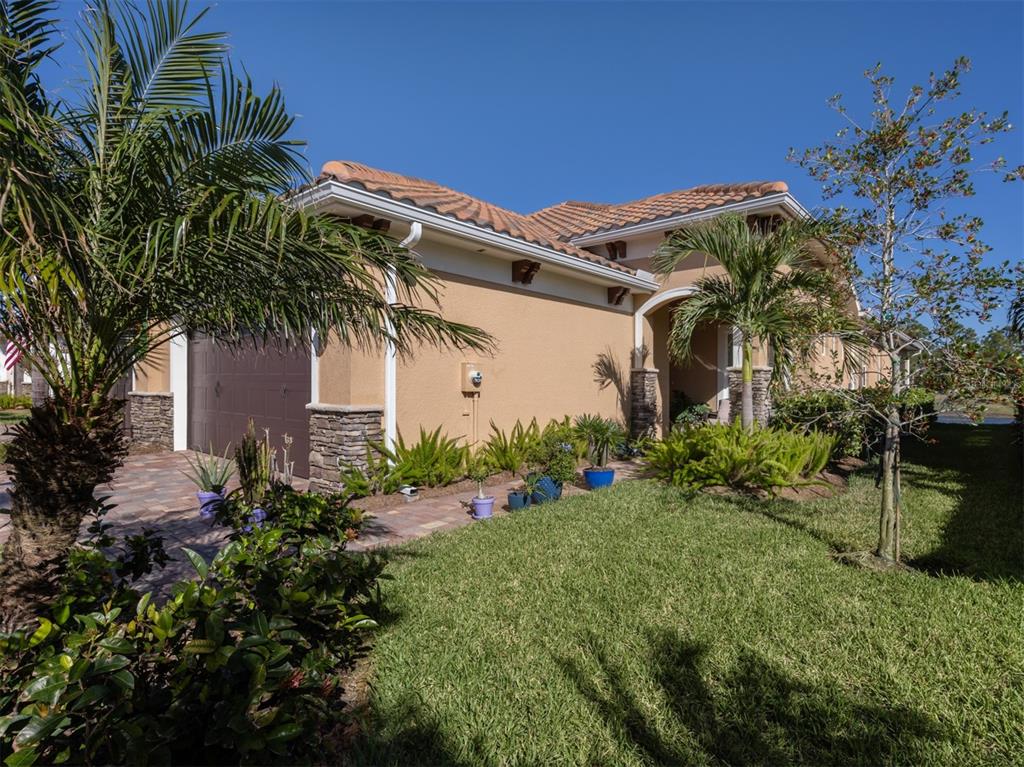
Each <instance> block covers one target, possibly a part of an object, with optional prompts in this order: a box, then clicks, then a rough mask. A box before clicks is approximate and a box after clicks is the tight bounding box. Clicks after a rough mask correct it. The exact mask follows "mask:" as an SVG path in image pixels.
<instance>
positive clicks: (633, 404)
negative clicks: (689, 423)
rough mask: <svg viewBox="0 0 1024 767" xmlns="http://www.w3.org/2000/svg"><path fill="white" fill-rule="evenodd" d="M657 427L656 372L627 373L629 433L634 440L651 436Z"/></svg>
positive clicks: (639, 370) (636, 371)
mask: <svg viewBox="0 0 1024 767" xmlns="http://www.w3.org/2000/svg"><path fill="white" fill-rule="evenodd" d="M657 427H658V371H657V369H656V368H633V369H632V370H631V371H629V433H630V436H632V437H633V438H634V439H636V438H638V437H648V436H653V435H654V433H655V430H656V429H657Z"/></svg>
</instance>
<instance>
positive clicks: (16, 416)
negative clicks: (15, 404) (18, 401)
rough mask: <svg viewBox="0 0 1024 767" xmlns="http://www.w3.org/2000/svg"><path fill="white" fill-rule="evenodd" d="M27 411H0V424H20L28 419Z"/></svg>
mask: <svg viewBox="0 0 1024 767" xmlns="http://www.w3.org/2000/svg"><path fill="white" fill-rule="evenodd" d="M28 412H29V411H28V409H27V408H26V409H17V410H0V424H7V423H9V424H15V423H21V422H22V421H24V420H25V419H26V418H28Z"/></svg>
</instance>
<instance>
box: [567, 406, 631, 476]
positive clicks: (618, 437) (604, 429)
mask: <svg viewBox="0 0 1024 767" xmlns="http://www.w3.org/2000/svg"><path fill="white" fill-rule="evenodd" d="M576 432H577V434H579V436H580V438H581V439H584V440H586V442H587V460H589V461H590V467H589V468H587V469H584V470H583V478H584V480H586V483H587V487H588V488H589V489H590V490H596V489H597V488H599V487H608V486H609V485H611V484H612V482H614V481H615V469H609V468H608V456H609V455H611V451H612V448H614V447H615V446H616V445H618V444H619V443H620V442H622V440H623V439H624V437H625V431H624V430H623V428H622V427H621V426H619V424H618V423H616V422H615V421H613V420H612V419H611V418H602V417H600V416H597V415H581V416H579V417H578V418H577V419H576Z"/></svg>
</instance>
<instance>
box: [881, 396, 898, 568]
mask: <svg viewBox="0 0 1024 767" xmlns="http://www.w3.org/2000/svg"><path fill="white" fill-rule="evenodd" d="M887 415H888V420H887V423H886V426H885V446H884V448H883V450H882V457H881V461H882V508H881V514H880V516H879V528H878V549H877V550H876V551H875V553H876V554H877V555H878V556H879V557H881V558H882V559H887V560H890V561H892V562H898V561H899V557H900V545H899V539H900V524H899V522H900V520H899V512H900V507H899V495H900V493H899V491H900V488H899V474H898V471H899V447H900V429H899V421H898V420H897V419H898V418H899V416H898V414H895V413H892V412H889V413H888V414H887Z"/></svg>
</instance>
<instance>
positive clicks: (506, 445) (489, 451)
mask: <svg viewBox="0 0 1024 767" xmlns="http://www.w3.org/2000/svg"><path fill="white" fill-rule="evenodd" d="M540 435H541V431H540V427H539V426H538V425H537V419H536V418H534V419H533V420H531V421H530V423H529V425H528V426H523V424H522V422H521V421H518V420H517V421H516V423H515V425H514V426H513V427H512V430H511V432H510V433H508V434H506V433H505V432H504V431H502V430H501V429H499V428H498V427H497V425H496V424H495V423H494V421H491V436H490V438H489V439H488V440H487V442H486V444H485V445H484V447H483V452H484V454H485V455H486V456H487V459H488V461H490V462H491V464H492V465H493V466H494V467H496V468H497V469H499V470H501V471H508V472H512V473H513V474H515V473H517V472H519V471H520V470H521V469H522V468H523V464H524V463H526V459H527V456H528V454H529V451H530V447H531V446H532V445H533V444H535V443H536V442H537V441H538V440H539V439H540Z"/></svg>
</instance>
